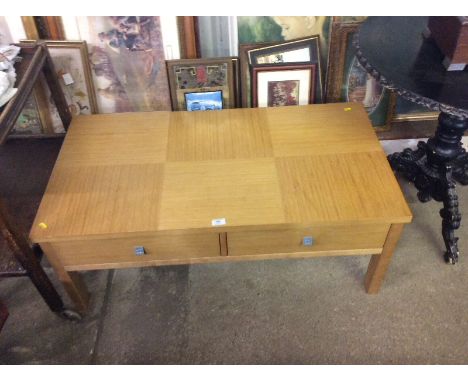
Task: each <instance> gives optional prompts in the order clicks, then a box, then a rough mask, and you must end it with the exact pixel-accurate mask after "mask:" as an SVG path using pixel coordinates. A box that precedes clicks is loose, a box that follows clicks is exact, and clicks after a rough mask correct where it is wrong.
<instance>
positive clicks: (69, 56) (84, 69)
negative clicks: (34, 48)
mask: <svg viewBox="0 0 468 382" xmlns="http://www.w3.org/2000/svg"><path fill="white" fill-rule="evenodd" d="M21 42H31V43H35V42H36V41H35V40H22V41H21ZM45 43H46V46H47V49H48V51H49V54H50V56H51V58H52V61H53V63H54V68H55V71H56V74H57V78H58V79H59V83H60V85H61V88H62V91H63V94H64V95H65V99H66V100H67V103H68V107H69V109H70V112H71V114H72V115H80V114H94V113H97V112H98V109H97V102H96V95H95V91H94V86H93V81H92V76H91V70H90V66H89V60H88V50H87V47H86V42H85V41H45ZM40 83H42V91H41V93H42V97H39V98H44V99H45V102H43V103H44V105H43V108H45V111H44V112H45V113H47V114H48V115H47V116H44V117H43V118H42V120H43V124H44V125H45V126H47V127H48V128H49V130H51V131H52V132H55V133H64V132H65V129H64V128H63V124H62V120H61V119H60V115H59V114H58V111H57V108H56V107H55V104H54V102H53V100H52V97H51V94H50V90H49V88H48V87H47V85H46V84H45V81H43V80H41V81H40Z"/></svg>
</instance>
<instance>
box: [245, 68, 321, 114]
mask: <svg viewBox="0 0 468 382" xmlns="http://www.w3.org/2000/svg"><path fill="white" fill-rule="evenodd" d="M316 67H317V65H311V64H297V65H270V66H266V65H258V66H254V67H253V68H252V101H253V106H254V107H277V106H293V105H307V104H310V103H313V102H314V97H315V86H314V85H315V81H316Z"/></svg>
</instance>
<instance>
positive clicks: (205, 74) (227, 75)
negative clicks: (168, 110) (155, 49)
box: [166, 57, 236, 110]
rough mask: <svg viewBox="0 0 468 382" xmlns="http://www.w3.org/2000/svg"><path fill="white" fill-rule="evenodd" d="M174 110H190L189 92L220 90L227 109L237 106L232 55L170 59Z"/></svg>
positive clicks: (168, 70)
mask: <svg viewBox="0 0 468 382" xmlns="http://www.w3.org/2000/svg"><path fill="white" fill-rule="evenodd" d="M166 64H167V73H168V77H169V85H170V90H171V100H172V108H173V110H187V99H186V96H185V95H186V94H187V93H204V92H212V93H214V92H220V93H216V94H221V95H222V105H223V108H228V109H229V108H233V107H235V106H236V95H235V78H234V64H233V60H232V58H231V57H226V58H213V59H183V60H169V61H167V63H166Z"/></svg>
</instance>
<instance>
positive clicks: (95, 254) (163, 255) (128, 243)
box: [50, 233, 220, 270]
mask: <svg viewBox="0 0 468 382" xmlns="http://www.w3.org/2000/svg"><path fill="white" fill-rule="evenodd" d="M50 245H51V246H52V248H53V251H54V252H55V253H56V255H57V256H58V257H59V258H60V261H61V262H62V264H63V265H64V266H65V267H66V268H68V269H69V270H71V269H76V270H78V269H98V268H119V267H129V266H144V265H145V264H144V263H146V262H147V263H154V265H157V263H158V261H160V262H161V264H165V263H166V264H170V263H173V264H178V263H189V262H190V259H193V258H209V257H217V256H220V246H219V234H218V233H204V234H158V235H153V236H143V237H135V238H117V239H104V240H77V241H67V242H55V243H51V244H50ZM136 247H143V248H144V251H145V254H144V255H139V256H138V255H136V253H135V248H136ZM148 265H151V264H148Z"/></svg>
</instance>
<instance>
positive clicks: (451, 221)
mask: <svg viewBox="0 0 468 382" xmlns="http://www.w3.org/2000/svg"><path fill="white" fill-rule="evenodd" d="M467 128H468V120H467V119H466V118H460V117H457V116H454V115H450V114H447V113H441V114H440V116H439V125H438V127H437V131H436V133H435V136H434V137H433V138H430V139H429V140H428V142H427V143H425V142H419V143H418V148H417V149H416V150H411V149H405V150H404V151H403V152H401V153H395V154H392V155H389V157H388V159H389V161H390V164H391V166H392V168H393V169H394V170H396V171H399V172H401V173H402V174H403V175H404V176H405V177H406V178H407V179H408V180H410V181H411V182H414V184H415V186H416V188H417V189H418V190H419V192H418V198H419V200H420V201H421V202H427V201H429V200H431V198H432V199H434V200H436V201H438V202H443V208H442V209H441V210H440V216H441V217H442V236H443V238H444V242H445V247H446V249H447V251H446V252H445V261H447V262H449V263H452V264H455V263H456V262H457V261H458V254H459V253H458V244H457V242H458V237H455V232H454V231H455V230H456V229H458V228H459V227H460V221H461V214H460V212H459V211H458V196H457V193H456V189H455V181H458V182H459V183H461V184H462V185H467V184H468V154H467V153H466V151H465V149H464V148H463V147H462V143H461V138H462V136H463V133H464V131H465V130H466V129H467Z"/></svg>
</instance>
